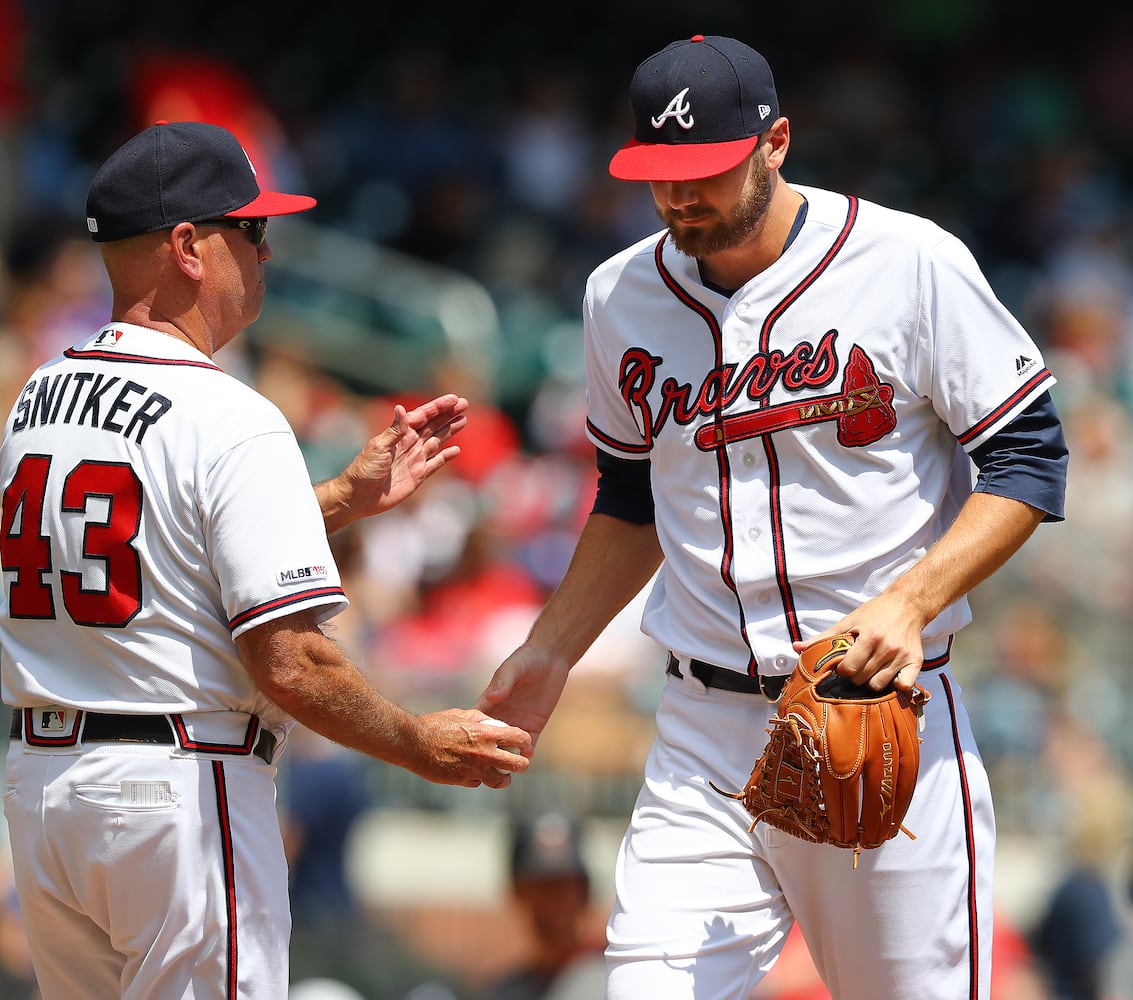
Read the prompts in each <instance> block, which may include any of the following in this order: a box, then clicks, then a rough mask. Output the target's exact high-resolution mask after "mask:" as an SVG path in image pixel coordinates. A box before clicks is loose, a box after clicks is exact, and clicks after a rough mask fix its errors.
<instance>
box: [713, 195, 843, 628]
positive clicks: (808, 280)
mask: <svg viewBox="0 0 1133 1000" xmlns="http://www.w3.org/2000/svg"><path fill="white" fill-rule="evenodd" d="M846 201H847V206H846V221H845V222H844V223H843V224H842V229H841V232H839V233H838V236H837V238H836V239H835V240H834V242H833V243H832V244H831V245H830V249H829V250H827V251H826V254H825V255H824V256H823V258H822V260H820V261H819V262H818V264H817V265H816V266H815V267H814V269H813V270H812V271H811V272H810V274H808V275H807V276H806V277H805V278H803V280H802V281H801V282H799V284H798V285H796V286H795V288H794V289H792V291H791V292H790V294H788V295H787V296H786V297H785V298H784V299H782V300H781V301H780V302H779V304H778V305H777V306H776V307H775V308H774V309H772V310H771V312H769V313H768V314H767V319H765V320H764V321H763V328H762V329H761V330H760V332H759V349H760V351H762V352H764V353H766V352H767V351H768V350H769V347H770V341H771V328H772V327H773V326H774V325H775V323H776V322H777V321H778V319H779V317H780V316H782V315H783V314H784V313H785V312H786V311H787V309H788V307H789V306H791V305H792V304H793V303H794V302H795V301H796V300H797V299H798V298H799V297H800V296H801V295H802V294H803V292H805V291H806V290H807V289H808V288H809V287H810V286H811V285H813V284H814V283H815V281H817V280H818V278H819V276H820V275H821V274H822V272H823V271H825V270H826V269H827V268H828V267H829V266H830V263H831V262H832V261H833V260H834V258H835V257H836V256H837V255H838V252H839V251H840V250H841V249H842V247H844V246H845V245H846V240H848V239H849V237H850V230H851V229H853V228H854V223H855V222H856V221H857V218H858V199H857V198H855V197H852V196H850V197H848V198H847V199H846ZM718 419H722V418H718ZM721 450H723V449H721ZM763 451H764V454H765V455H766V456H767V471H768V488H769V490H770V501H769V504H768V506H769V509H770V512H771V542H772V551H773V552H774V555H775V578H776V582H777V584H778V587H779V595H780V597H781V598H782V600H783V612H784V615H785V617H786V621H787V632H788V634H789V635H790V637H791V641H792V642H798V641H799V640H801V639H802V637H803V634H802V629H801V628H800V626H799V616H798V611H797V609H796V608H795V598H794V595H793V594H792V592H791V578H790V575H789V574H788V572H787V547H786V544H785V543H784V541H783V508H782V505H781V504H780V502H779V491H780V489H781V486H782V477H781V475H780V471H779V456H778V454H777V453H776V451H775V444H774V442H773V441H772V440H771V436H770V435H768V436H767V437H765V438H764V439H763Z"/></svg>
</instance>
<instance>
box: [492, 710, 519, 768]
mask: <svg viewBox="0 0 1133 1000" xmlns="http://www.w3.org/2000/svg"><path fill="white" fill-rule="evenodd" d="M483 721H484V725H485V726H498V727H502V728H504V729H507V728H509V727H508V724H507V723H506V722H504V721H503V720H502V719H484V720H483ZM499 749H500V750H506V751H507V752H508V753H511V754H515V755H516V756H517V757H522V756H523V754H522V753H520V750H519V747H515V746H500V747H499ZM494 770H496V771H499V772H500V774H512V773H514V772H515V771H516V770H518V768H514V767H498V766H497V767H494Z"/></svg>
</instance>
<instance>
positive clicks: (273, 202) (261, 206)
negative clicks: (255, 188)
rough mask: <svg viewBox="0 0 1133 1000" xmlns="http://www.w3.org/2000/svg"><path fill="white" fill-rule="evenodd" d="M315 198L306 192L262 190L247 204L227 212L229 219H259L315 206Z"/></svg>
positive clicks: (292, 213)
mask: <svg viewBox="0 0 1133 1000" xmlns="http://www.w3.org/2000/svg"><path fill="white" fill-rule="evenodd" d="M315 204H316V202H315V199H314V198H312V197H310V195H305V194H281V193H280V192H278V191H261V192H260V193H259V195H257V196H256V197H255V198H253V199H252V200H251V201H250V202H248V204H247V205H241V206H240V208H235V209H233V210H232V211H231V212H225V213H224V214H225V217H226V218H229V219H259V218H263V217H264V216H266V215H294V214H295V213H296V212H306V211H307V210H308V209H311V208H314V207H315Z"/></svg>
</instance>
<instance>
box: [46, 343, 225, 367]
mask: <svg viewBox="0 0 1133 1000" xmlns="http://www.w3.org/2000/svg"><path fill="white" fill-rule="evenodd" d="M63 357H65V358H77V359H80V360H84V361H87V360H90V361H128V362H129V363H130V364H135V365H172V366H173V367H174V368H208V369H209V370H211V371H214V372H222V371H224V369H223V368H220V367H219V366H217V365H214V364H211V363H209V362H208V361H187V360H184V359H181V360H176V359H172V358H151V357H149V356H148V355H145V354H122V353H120V352H118V351H81V350H79V349H78V348H75V347H68V348H67V350H65V351H64V352H63Z"/></svg>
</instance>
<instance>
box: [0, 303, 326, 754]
mask: <svg viewBox="0 0 1133 1000" xmlns="http://www.w3.org/2000/svg"><path fill="white" fill-rule="evenodd" d="M0 488H2V489H3V522H2V530H0V551H2V553H3V593H2V595H0V645H2V646H3V652H2V661H0V667H2V676H3V700H4V701H5V702H6V703H8V704H10V705H15V706H24V705H26V706H35V705H43V704H59V705H71V706H76V707H79V708H88V709H91V710H95V711H103V712H124V713H131V712H144V713H173V712H198V711H202V712H208V711H216V710H230V711H237V712H248V713H252V714H255V715H258V716H260V718H261V720H262V721H263V723H264V724H265V725H267V726H268V727H269V728H272V729H274V730H275V731H276V732H277V734H278V733H280V731H281V730H282V731H284V732H285V731H286V729H287V728H288V727H289V726H290V725H291V724H292V720H291V719H290V717H289V716H287V715H285V713H283V712H282V710H281V709H279V708H278V706H276V705H274V704H273V703H271V702H270V701H269V700H268V699H267V698H265V697H264V695H262V694H261V693H260V692H259V691H258V690H257V689H256V688H255V686H254V685H253V683H252V680H251V678H250V677H249V675H248V673H247V672H246V671H245V670H244V667H243V666H242V664H241V663H240V659H239V657H238V655H237V652H236V648H235V645H234V644H233V641H232V640H233V638H234V637H235V636H237V635H239V634H240V633H241V632H243V631H244V630H246V629H249V628H251V627H253V626H255V625H257V624H260V623H263V622H266V621H269V620H271V619H273V618H277V617H280V616H282V615H286V614H290V613H292V612H294V611H298V610H300V609H304V608H318V609H319V612H320V614H321V615H322V616H323V617H324V618H325V617H329V616H331V615H333V614H335V613H337V612H338V611H340V610H341V609H342V608H343V607H345V606H346V603H347V602H346V597H345V595H344V594H343V591H342V588H341V585H340V581H339V576H338V570H337V567H336V566H335V563H334V560H333V558H332V556H331V552H330V547H329V544H328V542H327V537H326V530H325V527H324V524H323V519H322V515H321V513H320V511H319V506H318V502H317V500H316V498H315V495H314V490H313V489H312V486H311V481H310V478H309V475H308V472H307V469H306V466H305V464H304V461H303V457H302V455H301V453H300V451H299V447H298V444H297V442H296V440H295V436H294V434H293V433H292V431H291V429H290V427H289V426H288V424H287V422H286V421H285V419H284V417H283V415H282V414H281V413H280V412H279V410H278V409H277V408H276V407H275V406H274V405H273V404H272V403H271V402H269V401H268V400H266V399H265V398H264V397H262V396H260V395H259V394H258V393H256V392H255V391H254V390H253V389H251V388H250V387H248V386H247V385H245V384H243V383H242V382H240V381H239V380H238V379H236V378H234V377H232V376H231V375H228V374H226V373H225V372H224V371H222V370H221V369H220V368H219V367H217V365H216V364H214V363H213V362H212V361H211V360H210V359H209V358H208V357H207V356H206V355H204V354H202V353H201V352H199V351H198V350H196V349H195V348H193V347H192V346H190V345H189V344H187V343H185V342H183V341H181V340H178V339H176V338H173V337H169V336H165V335H164V334H161V333H158V332H156V331H154V330H150V329H146V328H143V327H139V326H132V325H129V324H125V323H114V324H111V325H109V326H107V327H105V328H104V329H102V330H101V331H100V332H99V333H98V334H97V335H96V336H95V337H93V338H92V339H91V340H90V341H89V342H88V343H86V344H84V345H82V346H80V347H77V348H73V349H70V350H68V351H66V352H65V353H64V354H63V355H62V356H61V357H59V358H56V359H55V360H53V361H50V362H48V363H47V364H45V365H43V366H42V367H41V368H40V369H39V370H37V371H36V372H35V373H34V374H33V375H32V376H31V378H30V380H29V381H28V383H27V385H26V386H25V388H24V390H23V391H22V392H21V393H20V395H19V397H18V399H17V401H16V404H15V406H14V407H13V409H12V412H11V414H10V415H9V417H8V421H7V425H6V427H5V433H4V441H3V446H2V448H0Z"/></svg>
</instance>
